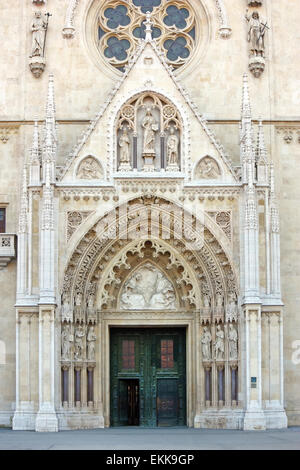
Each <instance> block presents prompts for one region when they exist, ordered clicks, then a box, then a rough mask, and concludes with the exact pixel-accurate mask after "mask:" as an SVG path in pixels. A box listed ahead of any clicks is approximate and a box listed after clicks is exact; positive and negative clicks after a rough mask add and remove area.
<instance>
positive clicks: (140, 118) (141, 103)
mask: <svg viewBox="0 0 300 470" xmlns="http://www.w3.org/2000/svg"><path fill="white" fill-rule="evenodd" d="M181 128H182V126H181V121H180V118H179V115H178V112H177V110H176V109H175V107H174V106H173V105H172V104H171V103H168V102H167V101H166V100H165V99H163V98H161V97H160V96H157V95H155V94H154V93H143V94H142V95H141V96H140V97H138V98H134V99H132V100H131V101H130V102H127V103H126V104H125V105H124V106H123V107H122V109H121V111H120V113H119V117H118V123H117V156H118V158H117V161H118V164H117V169H118V171H131V170H135V171H143V172H154V171H162V170H163V171H164V170H167V171H173V172H174V171H179V169H180V143H181Z"/></svg>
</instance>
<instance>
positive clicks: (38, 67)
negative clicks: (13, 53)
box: [29, 56, 46, 78]
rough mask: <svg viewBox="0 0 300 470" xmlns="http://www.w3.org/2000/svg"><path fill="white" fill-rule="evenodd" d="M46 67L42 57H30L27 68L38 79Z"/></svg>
mask: <svg viewBox="0 0 300 470" xmlns="http://www.w3.org/2000/svg"><path fill="white" fill-rule="evenodd" d="M45 67H46V60H45V59H44V58H43V57H39V56H37V57H30V59H29V68H30V70H31V72H32V73H33V75H34V76H35V78H39V77H40V76H41V75H42V73H43V72H44V70H45Z"/></svg>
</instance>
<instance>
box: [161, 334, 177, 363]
mask: <svg viewBox="0 0 300 470" xmlns="http://www.w3.org/2000/svg"><path fill="white" fill-rule="evenodd" d="M160 351H161V368H162V369H173V367H174V347H173V340H172V339H163V340H161V343H160Z"/></svg>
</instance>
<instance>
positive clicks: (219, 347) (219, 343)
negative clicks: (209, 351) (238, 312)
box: [214, 325, 225, 360]
mask: <svg viewBox="0 0 300 470" xmlns="http://www.w3.org/2000/svg"><path fill="white" fill-rule="evenodd" d="M224 338H225V335H224V330H222V328H221V325H217V331H216V341H215V343H214V350H215V359H216V360H220V359H221V360H222V359H224V353H225V339H224Z"/></svg>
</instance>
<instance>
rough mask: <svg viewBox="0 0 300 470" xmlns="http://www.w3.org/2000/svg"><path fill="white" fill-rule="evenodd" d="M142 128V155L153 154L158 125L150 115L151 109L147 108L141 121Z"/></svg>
mask: <svg viewBox="0 0 300 470" xmlns="http://www.w3.org/2000/svg"><path fill="white" fill-rule="evenodd" d="M142 127H143V129H144V145H143V153H144V154H155V132H157V131H158V124H157V123H156V121H155V118H154V117H153V115H152V113H151V109H150V108H147V110H146V116H145V117H144V119H143V122H142Z"/></svg>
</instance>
